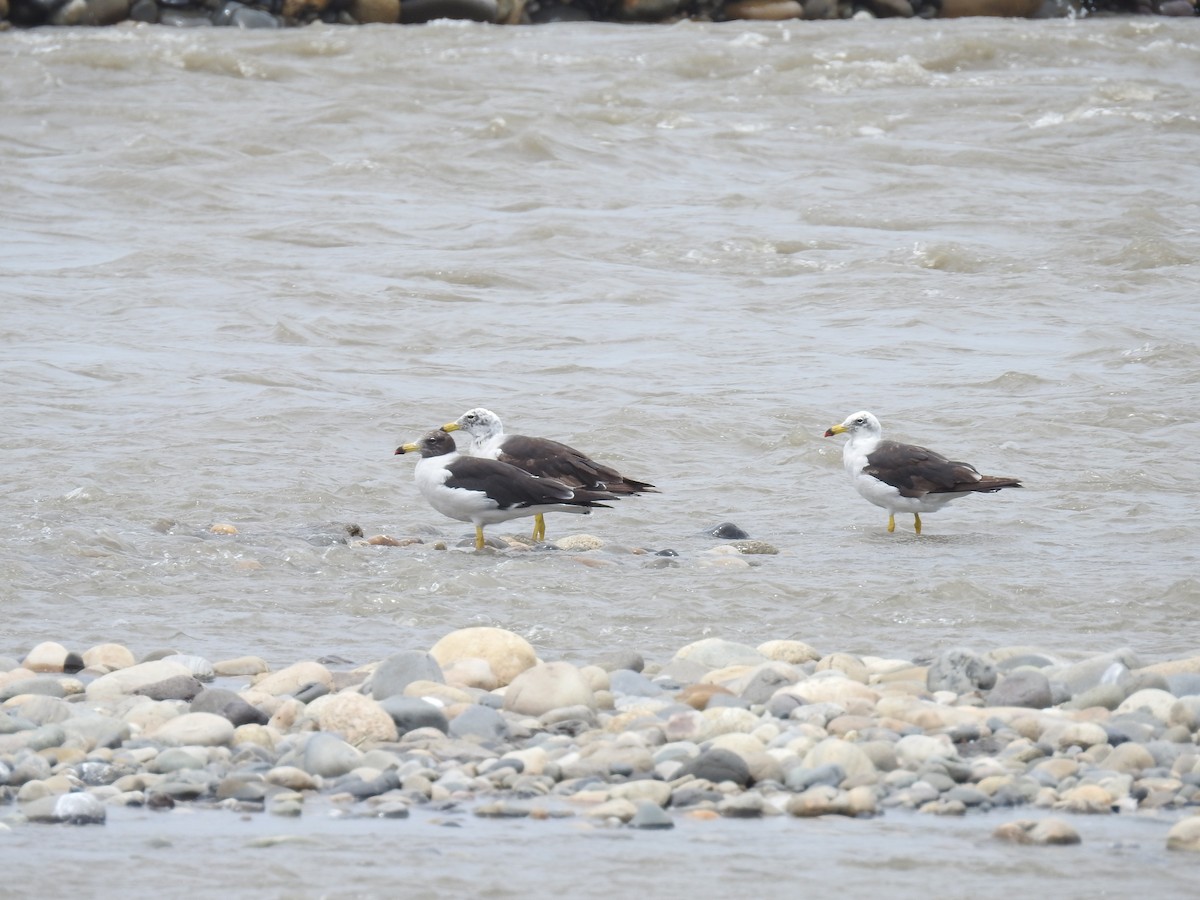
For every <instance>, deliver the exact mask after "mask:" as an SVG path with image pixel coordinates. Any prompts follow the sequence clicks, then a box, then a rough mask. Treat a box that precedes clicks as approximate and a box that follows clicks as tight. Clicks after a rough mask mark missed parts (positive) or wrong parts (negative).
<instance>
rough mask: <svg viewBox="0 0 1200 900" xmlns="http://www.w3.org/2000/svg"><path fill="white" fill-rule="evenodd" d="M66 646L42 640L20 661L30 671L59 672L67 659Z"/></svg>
mask: <svg viewBox="0 0 1200 900" xmlns="http://www.w3.org/2000/svg"><path fill="white" fill-rule="evenodd" d="M67 652H68V651H67V648H66V647H64V646H63V645H62V644H59V643H56V642H54V641H42V643H40V644H38V645H37V646H36V647H34V648H33V649H32V650H30V651H29V653H27V654H26V655H25V659H24V661H23V662H22V663H21V665H22V666H24V667H25V668H26V669H28V670H29V671H31V672H61V671H62V670H63V665H64V664H65V663H66V661H67Z"/></svg>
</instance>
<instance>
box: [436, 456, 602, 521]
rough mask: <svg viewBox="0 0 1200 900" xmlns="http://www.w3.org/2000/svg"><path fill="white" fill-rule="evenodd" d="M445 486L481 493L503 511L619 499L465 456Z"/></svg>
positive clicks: (454, 467)
mask: <svg viewBox="0 0 1200 900" xmlns="http://www.w3.org/2000/svg"><path fill="white" fill-rule="evenodd" d="M449 468H450V477H449V478H447V479H446V486H447V487H452V488H462V489H464V490H468V491H482V492H483V493H485V494H487V495H488V496H489V497H491V498H492V499H493V500H495V501H496V503H497V505H499V507H500V508H501V509H511V508H512V507H528V506H542V505H546V504H554V503H566V504H569V505H571V506H589V507H594V506H601V507H602V506H604V504H603V503H600V502H598V501H600V500H616V499H617V498H616V497H614V496H612V495H611V494H605V493H603V492H601V491H587V490H575V489H573V488H571V487H569V486H567V485H565V484H563V483H562V482H560V481H555V480H554V479H552V478H537V477H535V476H533V475H531V474H529V473H528V472H525V471H523V470H521V469H519V468H517V467H516V466H510V465H508V464H507V463H503V462H499V461H497V460H494V459H476V458H474V457H470V456H464V457H461V458H459V459H456V460H455V461H454V462H453V463H451V464H450V467H449Z"/></svg>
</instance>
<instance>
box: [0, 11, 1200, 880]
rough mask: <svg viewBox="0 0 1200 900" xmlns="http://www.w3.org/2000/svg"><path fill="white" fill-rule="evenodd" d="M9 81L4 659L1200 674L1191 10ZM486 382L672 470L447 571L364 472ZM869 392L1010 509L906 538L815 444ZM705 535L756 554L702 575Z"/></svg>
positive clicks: (23, 35) (700, 28)
mask: <svg viewBox="0 0 1200 900" xmlns="http://www.w3.org/2000/svg"><path fill="white" fill-rule="evenodd" d="M0 66H2V68H3V72H4V77H3V79H0V159H2V160H3V165H2V166H0V198H2V200H0V208H2V210H3V211H2V213H0V294H2V297H0V304H2V305H0V373H2V377H3V383H4V386H5V389H6V390H5V394H4V407H3V408H4V419H5V422H4V426H3V430H2V431H0V447H2V448H3V458H4V463H5V470H4V471H5V492H4V493H5V502H4V512H5V514H4V515H3V516H0V529H2V531H0V538H2V540H0V604H2V607H3V610H4V615H3V617H2V618H0V655H4V654H7V655H9V656H14V657H17V658H20V657H21V656H23V655H24V653H25V652H26V651H27V650H28V649H29V648H30V647H31V646H32V645H34V644H36V643H37V642H39V641H42V640H58V641H61V642H63V643H65V644H67V645H68V646H70V647H72V648H73V649H85V648H86V647H88V646H91V645H92V644H95V643H99V642H102V641H110V640H112V641H119V642H122V643H126V644H128V645H130V646H131V647H132V648H133V649H134V651H135V652H136V653H145V652H149V651H151V650H155V649H160V648H163V647H168V646H169V647H172V648H175V649H177V650H180V651H182V652H188V653H198V654H201V655H204V656H207V657H209V658H211V659H217V658H226V657H230V656H236V655H241V654H243V653H257V654H260V655H263V656H265V657H266V658H267V659H268V660H269V661H270V662H271V663H272V664H274V665H283V664H286V663H290V662H293V661H295V660H298V659H303V658H310V657H315V656H320V655H324V654H337V655H338V656H340V657H342V658H344V659H347V660H350V661H352V662H357V663H363V662H369V661H372V660H377V659H380V658H382V657H383V656H385V655H387V654H389V653H391V652H394V651H396V650H398V649H405V648H410V647H418V648H425V647H428V646H429V645H431V644H432V643H433V642H434V641H435V640H436V639H437V638H438V637H440V636H441V635H443V634H445V633H446V632H448V631H450V630H452V629H455V628H459V627H463V626H467V625H473V624H494V625H498V626H501V627H505V628H509V629H512V630H514V631H516V632H519V633H520V634H522V635H524V636H526V637H527V638H528V639H530V640H531V641H532V642H533V643H534V645H535V646H536V647H537V648H538V650H539V652H540V653H541V654H542V655H543V657H545V658H548V659H549V658H567V659H575V660H589V659H592V658H595V657H596V656H598V655H599V654H601V653H605V652H608V651H609V650H612V649H615V648H625V647H627V648H632V649H636V650H640V651H642V652H643V653H644V654H645V655H646V656H647V658H648V659H649V660H651V661H657V662H663V661H665V660H666V659H667V658H669V657H670V655H671V654H672V653H673V652H674V651H675V650H676V649H677V648H678V647H680V646H682V645H683V644H685V643H688V642H690V641H692V640H696V639H698V638H701V637H704V636H709V635H715V636H720V637H725V638H729V639H733V640H741V641H745V642H748V643H757V642H759V641H762V640H766V639H770V638H777V637H796V638H800V639H803V640H805V641H808V642H809V643H811V644H813V645H814V646H816V647H817V648H819V649H821V650H824V651H834V650H847V651H854V652H858V653H864V654H873V655H882V656H906V657H913V656H921V655H929V654H932V653H935V652H937V651H938V650H940V649H942V648H944V647H947V646H951V645H967V646H970V647H973V648H975V649H976V650H980V651H982V650H988V649H992V648H994V647H1000V646H1006V645H1032V646H1035V647H1037V648H1039V649H1042V650H1045V651H1051V652H1055V653H1061V654H1064V655H1074V654H1078V653H1085V652H1093V651H1104V650H1110V649H1113V648H1116V647H1120V646H1129V647H1132V648H1134V649H1135V650H1136V651H1137V652H1138V653H1139V654H1140V655H1141V656H1142V657H1143V659H1144V660H1145V661H1147V662H1149V661H1154V660H1157V659H1162V658H1168V657H1174V656H1180V655H1187V654H1194V653H1197V652H1200V635H1198V633H1197V631H1196V628H1195V627H1194V622H1195V610H1196V604H1197V601H1198V600H1200V573H1198V566H1197V561H1198V558H1200V550H1198V547H1200V542H1197V540H1196V534H1197V526H1198V525H1200V517H1198V514H1197V507H1198V505H1200V503H1198V500H1200V462H1198V460H1197V457H1196V454H1195V453H1194V452H1193V449H1192V448H1194V446H1195V445H1196V443H1197V440H1198V439H1200V425H1198V422H1197V419H1198V415H1197V414H1198V412H1200V402H1198V400H1197V384H1198V383H1200V353H1198V352H1197V342H1198V339H1200V311H1198V310H1200V306H1198V304H1197V303H1196V298H1197V287H1198V285H1200V269H1198V267H1197V266H1196V264H1195V262H1194V260H1195V259H1196V258H1197V257H1198V256H1200V231H1198V230H1197V222H1198V221H1200V216H1198V212H1200V165H1198V164H1197V160H1198V159H1200V156H1198V154H1197V150H1198V148H1200V115H1198V113H1197V107H1196V104H1195V98H1194V89H1193V88H1194V83H1195V73H1196V72H1197V70H1198V66H1200V23H1197V22H1195V21H1180V20H1172V19H1106V20H1081V21H1053V22H1023V21H1020V22H1018V21H1004V20H978V21H956V22H924V21H880V22H854V23H841V22H838V23H804V22H795V23H785V24H760V25H748V24H745V23H733V24H726V25H719V26H712V25H698V24H681V25H678V26H671V27H667V26H657V27H616V26H604V25H563V26H554V27H545V28H532V27H531V28H495V27H482V26H476V25H461V24H455V25H449V24H435V25H432V26H429V27H413V28H357V29H346V28H326V27H313V28H307V29H296V30H289V31H285V32H282V33H271V34H264V33H262V32H257V33H241V32H237V31H235V30H232V29H221V30H212V31H203V30H194V29H188V30H186V31H183V30H180V31H173V30H169V29H163V28H140V27H139V28H134V27H119V28H108V29H85V30H71V29H45V30H36V31H30V32H13V33H7V34H2V35H0ZM476 405H486V406H488V407H491V408H492V409H494V410H496V411H497V412H498V413H499V414H500V415H501V416H502V417H504V419H505V422H506V424H507V425H508V427H509V429H510V430H511V431H516V432H523V433H528V434H540V435H547V436H551V437H555V438H558V439H561V440H566V441H568V442H569V443H571V444H574V445H576V446H578V447H580V448H582V449H585V450H586V451H588V452H590V453H592V454H594V455H595V456H597V457H598V458H601V459H603V460H604V461H607V462H610V463H613V464H615V465H617V466H618V467H619V468H621V469H623V470H624V471H626V472H628V473H629V474H631V475H633V476H634V477H637V478H642V479H646V480H649V481H653V482H655V483H656V484H658V485H659V486H660V487H661V488H662V490H663V493H662V494H661V495H660V496H647V497H642V498H637V499H634V500H629V501H625V502H622V503H621V504H620V505H619V506H618V508H616V509H613V510H608V511H603V512H602V513H600V514H597V515H594V516H592V517H590V518H588V519H581V518H578V517H568V516H558V517H551V518H550V520H549V531H550V536H551V538H554V537H558V536H563V535H566V534H570V533H575V532H588V533H592V534H595V535H597V536H599V537H600V538H602V539H603V540H604V541H606V542H607V543H608V545H609V546H608V547H607V548H606V549H605V550H603V551H601V552H600V553H598V554H596V553H593V554H588V555H580V554H573V553H554V552H535V553H507V554H500V555H484V556H479V555H476V554H473V553H470V552H459V551H451V552H441V551H437V550H434V549H432V548H431V543H432V541H433V540H436V539H439V538H440V539H446V540H449V541H451V542H452V543H456V542H457V541H458V540H459V539H460V538H463V537H467V536H469V534H470V528H469V526H464V525H462V524H460V523H456V522H453V521H450V520H447V519H443V518H442V517H440V516H439V515H438V514H436V513H434V512H433V511H432V510H430V509H429V508H428V507H427V506H426V505H425V504H424V503H423V501H422V500H421V499H420V497H419V496H418V495H417V493H416V491H415V489H414V487H413V485H412V481H411V468H412V462H411V460H410V459H409V458H408V457H401V458H396V457H393V455H392V450H393V449H394V448H395V447H396V446H397V445H398V444H399V443H401V442H403V441H406V440H411V439H413V438H415V437H417V436H419V435H420V434H421V433H422V432H423V431H424V430H426V429H428V428H430V427H432V426H436V425H440V424H442V423H443V422H446V421H449V420H450V419H452V418H454V417H456V416H457V415H458V414H460V413H461V412H463V411H464V410H465V409H467V408H469V407H472V406H476ZM861 408H867V409H871V410H872V411H874V412H875V413H876V414H877V415H878V416H879V417H880V419H881V420H882V422H883V424H884V428H885V431H886V433H887V434H888V435H889V436H892V437H898V438H902V439H908V440H914V441H918V442H920V443H925V444H928V445H930V446H932V447H934V448H935V449H940V450H942V451H944V452H946V453H948V454H950V455H952V456H954V457H956V458H960V459H966V460H968V461H970V462H973V463H975V464H976V465H978V466H979V468H980V469H981V470H983V471H985V472H988V473H991V474H999V475H1015V476H1019V477H1021V478H1022V479H1024V482H1025V484H1026V488H1025V490H1024V491H1006V492H1004V493H1002V494H998V495H995V496H981V497H969V498H966V499H963V500H961V501H958V502H956V503H955V504H952V505H951V506H950V507H948V508H947V509H945V510H943V511H942V512H940V513H938V514H936V515H930V516H928V517H926V519H925V525H926V528H925V534H924V535H922V536H921V537H920V538H916V537H915V536H914V535H912V533H911V532H910V531H908V530H907V529H908V527H909V525H908V523H907V522H902V524H901V528H900V529H899V530H898V531H897V533H896V534H894V535H888V534H886V533H885V532H884V524H885V521H886V514H885V513H884V512H883V511H882V510H879V509H876V508H875V507H872V506H870V505H868V504H867V503H866V502H864V501H863V500H861V499H860V498H859V497H858V496H857V495H856V494H854V492H853V490H852V489H851V487H850V485H849V483H848V482H847V480H846V479H845V476H844V473H843V472H842V468H841V462H840V451H841V447H840V443H839V442H838V441H837V440H835V439H825V438H823V437H821V435H822V433H823V432H824V430H825V428H826V427H827V426H828V425H830V424H832V423H833V422H837V421H841V419H842V418H843V417H844V416H846V415H847V414H848V413H850V412H853V411H855V410H858V409H861ZM727 520H728V521H733V522H735V523H737V524H739V525H740V526H741V527H742V528H744V529H745V530H746V531H748V532H749V533H750V534H751V536H752V537H754V538H757V539H760V540H763V541H767V542H769V543H771V544H773V545H775V546H776V547H778V548H779V550H780V552H779V554H778V555H776V556H764V557H753V558H748V559H749V561H750V562H752V563H753V565H752V566H751V567H749V568H730V567H725V566H714V565H709V564H708V563H709V562H710V561H711V558H710V557H709V556H708V555H707V554H705V553H704V551H705V550H707V549H708V548H710V547H711V546H713V544H714V543H716V542H715V541H714V540H713V539H712V538H709V537H707V536H705V534H704V532H705V530H706V529H707V528H708V527H710V526H712V525H715V524H716V523H718V522H721V521H727ZM217 522H222V523H231V524H234V525H236V527H237V528H238V530H239V533H238V534H237V535H236V536H234V537H231V536H215V535H212V534H211V533H209V528H210V526H211V525H212V524H213V523H217ZM347 522H352V523H356V524H358V525H360V526H361V527H362V529H363V531H364V532H365V533H366V534H368V535H372V534H380V533H386V534H390V535H393V536H396V537H406V536H413V535H416V536H421V537H423V538H424V539H425V540H426V543H425V544H423V545H416V546H412V547H407V548H392V547H374V546H359V545H346V544H342V543H331V541H330V540H329V535H330V534H332V533H336V531H337V527H338V525H339V524H340V523H347ZM528 527H529V523H528V522H526V521H518V522H515V523H510V524H509V525H506V526H497V527H495V528H493V529H491V530H492V531H494V532H495V533H498V534H503V533H508V532H522V533H524V532H526V531H527V530H528ZM623 548H646V549H650V550H661V549H664V548H670V549H673V550H675V551H677V552H678V553H679V554H680V556H679V557H678V559H677V562H678V565H677V566H675V567H669V568H653V567H651V566H650V565H648V562H649V561H650V560H651V559H652V557H649V556H647V555H635V554H631V553H628V552H625V550H624V549H623ZM549 827H556V826H549ZM110 830H112V829H110ZM988 830H989V831H990V825H989V826H988ZM789 840H790V838H789ZM880 840H884V843H883V844H881V845H880V846H881V847H886V846H887V844H886V840H885V839H883V838H880ZM634 843H635V844H636V841H635V842H634ZM1150 843H1151V844H1152V845H1153V846H1155V847H1159V846H1161V844H1160V842H1159V840H1158V838H1156V839H1155V840H1154V841H1152V842H1150ZM617 845H620V846H626V845H624V844H620V841H617ZM630 846H632V845H630ZM581 852H585V851H581ZM897 853H899V854H900V856H899V857H898V859H899V860H900V861H899V862H897V867H898V868H899V869H904V868H905V867H906V866H908V865H910V863H906V862H903V860H904V859H905V858H907V857H906V854H907V851H904V850H897ZM885 855H886V854H885ZM785 862H786V861H785V860H784V859H783V858H782V857H781V858H780V860H779V863H780V865H781V866H783V865H785ZM731 865H732V863H731ZM945 877H947V878H953V877H954V876H953V875H952V873H950V872H949V871H948V872H947V875H946V876H945ZM997 877H999V878H1003V877H1007V876H1005V875H1004V874H1003V873H1001V874H1000V875H998V876H997ZM924 882H925V879H922V883H924ZM949 883H950V884H953V883H954V882H953V881H952V880H951V881H950V882H949ZM1097 884H1098V885H1103V884H1104V882H1103V881H1102V880H1098V881H1097ZM1093 886H1095V885H1093Z"/></svg>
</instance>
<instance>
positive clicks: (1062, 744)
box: [1042, 722, 1108, 750]
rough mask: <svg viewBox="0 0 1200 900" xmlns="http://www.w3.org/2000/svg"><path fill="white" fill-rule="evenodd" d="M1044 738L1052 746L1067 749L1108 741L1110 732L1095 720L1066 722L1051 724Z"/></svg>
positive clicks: (1043, 735)
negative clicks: (1057, 724) (1056, 724)
mask: <svg viewBox="0 0 1200 900" xmlns="http://www.w3.org/2000/svg"><path fill="white" fill-rule="evenodd" d="M1042 739H1043V740H1045V741H1048V742H1049V743H1050V745H1051V746H1052V747H1055V748H1056V749H1059V750H1065V749H1066V748H1067V747H1091V746H1093V745H1095V744H1106V743H1108V732H1107V731H1105V730H1104V729H1103V728H1102V727H1100V726H1099V725H1097V724H1096V723H1095V722H1066V723H1064V724H1062V725H1059V726H1050V727H1048V728H1047V729H1046V730H1045V731H1044V732H1043V733H1042Z"/></svg>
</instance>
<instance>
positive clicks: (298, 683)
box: [254, 662, 333, 696]
mask: <svg viewBox="0 0 1200 900" xmlns="http://www.w3.org/2000/svg"><path fill="white" fill-rule="evenodd" d="M315 683H319V684H323V685H325V686H326V687H328V688H332V687H333V675H332V674H330V672H329V670H328V669H327V668H325V667H324V666H323V665H321V664H320V663H318V662H298V663H293V664H292V665H290V666H288V667H287V668H286V669H280V670H279V671H278V672H271V673H270V674H268V675H264V676H263V677H261V678H257V679H255V681H254V689H255V690H256V691H261V692H263V693H265V694H274V695H276V696H279V695H281V694H295V693H296V692H297V691H298V690H300V688H302V687H304V686H305V685H306V684H315Z"/></svg>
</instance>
